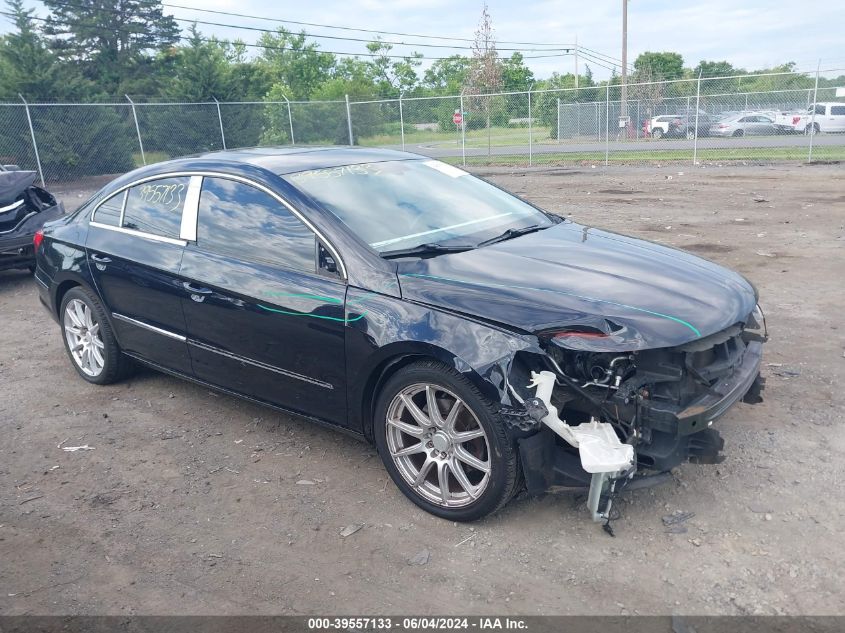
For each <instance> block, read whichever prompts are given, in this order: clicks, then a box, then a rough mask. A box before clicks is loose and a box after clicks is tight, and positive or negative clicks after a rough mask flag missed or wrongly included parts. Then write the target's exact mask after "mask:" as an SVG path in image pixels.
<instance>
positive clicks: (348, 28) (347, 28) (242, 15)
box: [161, 2, 572, 48]
mask: <svg viewBox="0 0 845 633" xmlns="http://www.w3.org/2000/svg"><path fill="white" fill-rule="evenodd" d="M161 4H162V6H165V7H170V8H176V9H187V10H188V11H199V12H201V13H216V14H218V15H227V16H230V17H239V18H248V19H251V20H262V21H265V22H268V21H269V22H280V23H282V24H296V25H298V26H316V27H319V28H325V29H338V30H342V31H358V32H361V33H377V34H381V35H398V36H401V37H417V38H420V39H432V40H452V41H457V42H475V40H474V39H473V38H469V37H451V36H447V35H423V34H419V33H401V32H397V31H379V30H374V29H363V28H356V27H351V26H337V25H332V24H319V23H316V22H299V21H296V20H282V19H280V18H268V17H265V16H257V15H250V14H248V13H235V12H232V11H220V10H216V9H199V8H196V7H188V6H185V5H181V4H172V3H169V2H162V3H161ZM314 37H320V36H314ZM326 37H327V36H326ZM499 43H500V44H515V45H519V46H558V47H561V48H572V46H570V45H568V44H547V43H542V42H510V41H504V40H501V41H500V42H499Z"/></svg>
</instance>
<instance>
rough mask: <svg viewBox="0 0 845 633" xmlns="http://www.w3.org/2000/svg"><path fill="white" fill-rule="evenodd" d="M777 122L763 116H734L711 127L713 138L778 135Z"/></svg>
mask: <svg viewBox="0 0 845 633" xmlns="http://www.w3.org/2000/svg"><path fill="white" fill-rule="evenodd" d="M776 133H777V130H776V129H775V122H774V121H773V120H772V119H770V118H769V117H767V116H765V115H763V114H734V115H731V116H728V117H725V118H723V119H719V121H717V122H716V123H714V124H713V125H711V126H710V135H711V136H745V135H746V134H748V135H752V134H756V135H761V134H776Z"/></svg>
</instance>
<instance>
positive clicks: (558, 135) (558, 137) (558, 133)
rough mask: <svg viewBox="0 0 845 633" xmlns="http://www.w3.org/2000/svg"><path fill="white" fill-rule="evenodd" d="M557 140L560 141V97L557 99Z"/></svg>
mask: <svg viewBox="0 0 845 633" xmlns="http://www.w3.org/2000/svg"><path fill="white" fill-rule="evenodd" d="M557 142H558V143H560V98H559V97H558V100H557Z"/></svg>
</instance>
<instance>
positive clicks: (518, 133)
mask: <svg viewBox="0 0 845 633" xmlns="http://www.w3.org/2000/svg"><path fill="white" fill-rule="evenodd" d="M409 126H410V124H406V125H405V145H419V144H422V143H438V144H446V143H452V144H453V145H454V146H455V147H460V146H461V135H460V134H459V133H458V132H455V131H449V132H439V131H438V132H434V131H427V130H415V129H413V128H410V129H409ZM531 137H532V140H533V142H534V143H544V142H546V141H548V140H549V139H550V137H549V130H548V128H545V127H542V128H534V129H533V130H532V132H531ZM357 141H358V144H359V145H362V146H364V147H378V146H383V145H401V144H402V137H401V136H400V135H399V134H376V135H374V136H366V137H362V138H359V139H357ZM517 143H519V144H526V145H527V144H528V128H527V127H491V128H490V145H491V146H492V147H507V146H508V145H514V144H517ZM466 146H467V147H468V148H483V147H487V130H486V129H484V130H467V132H466Z"/></svg>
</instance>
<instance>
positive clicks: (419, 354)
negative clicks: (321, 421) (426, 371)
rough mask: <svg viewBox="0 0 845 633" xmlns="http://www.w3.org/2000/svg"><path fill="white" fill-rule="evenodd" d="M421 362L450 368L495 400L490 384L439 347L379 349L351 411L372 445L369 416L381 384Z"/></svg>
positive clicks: (494, 389) (414, 345)
mask: <svg viewBox="0 0 845 633" xmlns="http://www.w3.org/2000/svg"><path fill="white" fill-rule="evenodd" d="M424 360H435V361H438V362H441V363H443V364H444V365H448V366H449V367H452V368H454V369H455V370H456V371H458V372H460V373H461V374H462V375H464V376H466V378H468V379H469V380H470V382H472V383H473V385H474V386H475V387H476V388H477V389H478V390H479V391H480V392H481V393H482V394H483V395H484V396H485V397H488V398H490V399H491V400H494V401H495V400H498V399H499V392H498V389H497V387H496V386H495V385H494V384H493V383H491V382H490V381H488V380H486V379H485V378H484V377H483V376H482V375H481V374H480V373H479V372H478V371H477V370H476V369H475V368H473V367H472V366H471V365H470V364H469V363H468V362H466V361H465V360H464V359H462V358H461V357H459V356H457V355H456V354H454V353H453V352H450V351H449V350H447V349H445V348H443V347H439V346H437V345H433V344H431V343H422V342H416V343H411V344H408V343H396V344H393V345H388V346H386V347H385V348H383V350H382V354H380V355H379V359H377V360H376V361H375V363H374V365H373V368H372V370H371V371H370V372H368V375H367V379H366V382H365V383H364V385H363V388H362V390H361V392H360V396H359V397H358V398H357V399H356V400H357V402H356V403H355V404H354V405H353V406H354V408H353V411H355V412H357V414H358V416H360V417H359V419H360V422H361V428H362V430H363V432H364V436H365V437H366V438H367V440H368V441H370V442H373V441H374V436H373V414H374V411H375V406H376V402H377V400H378V396H379V394H380V393H381V390H382V388H383V386H384V384H385V383H386V382H387V381H388V380H389V379H390V377H391V376H393V375H394V374H396V372H398V371H399V370H401V369H402V368H403V367H407V366H408V365H410V364H412V363H415V362H418V361H424Z"/></svg>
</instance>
